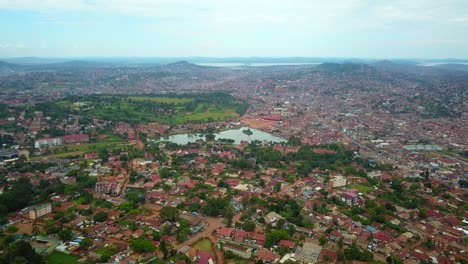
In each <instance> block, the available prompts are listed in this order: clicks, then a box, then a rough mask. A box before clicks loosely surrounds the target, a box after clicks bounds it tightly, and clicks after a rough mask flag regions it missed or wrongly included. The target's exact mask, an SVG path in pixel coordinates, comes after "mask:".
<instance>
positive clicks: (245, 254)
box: [223, 242, 252, 259]
mask: <svg viewBox="0 0 468 264" xmlns="http://www.w3.org/2000/svg"><path fill="white" fill-rule="evenodd" d="M223 249H224V250H227V251H230V252H232V253H233V254H234V255H236V256H239V257H241V258H245V259H249V258H251V257H252V249H251V248H249V247H244V246H242V245H237V244H233V243H230V242H226V244H224V246H223Z"/></svg>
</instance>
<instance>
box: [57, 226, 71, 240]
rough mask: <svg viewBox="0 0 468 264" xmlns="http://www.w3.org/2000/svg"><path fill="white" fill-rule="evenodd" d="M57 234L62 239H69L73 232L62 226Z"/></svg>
mask: <svg viewBox="0 0 468 264" xmlns="http://www.w3.org/2000/svg"><path fill="white" fill-rule="evenodd" d="M58 235H59V237H60V239H61V240H63V241H70V240H71V239H72V238H73V232H72V231H71V230H70V229H67V228H63V229H62V230H60V231H59V233H58Z"/></svg>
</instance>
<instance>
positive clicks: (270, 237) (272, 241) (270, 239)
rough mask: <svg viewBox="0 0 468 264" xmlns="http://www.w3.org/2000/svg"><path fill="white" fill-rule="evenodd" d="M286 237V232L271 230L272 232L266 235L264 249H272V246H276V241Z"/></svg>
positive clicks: (287, 235)
mask: <svg viewBox="0 0 468 264" xmlns="http://www.w3.org/2000/svg"><path fill="white" fill-rule="evenodd" d="M288 237H289V234H288V232H286V231H284V230H273V231H271V232H270V233H268V234H267V235H266V238H265V247H266V248H269V247H272V246H274V245H276V243H278V241H280V240H282V239H287V238H288Z"/></svg>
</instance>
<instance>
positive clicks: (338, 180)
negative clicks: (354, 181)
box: [329, 175, 347, 188]
mask: <svg viewBox="0 0 468 264" xmlns="http://www.w3.org/2000/svg"><path fill="white" fill-rule="evenodd" d="M346 183H347V181H346V178H345V177H343V176H342V175H336V176H335V177H333V179H331V180H330V182H329V185H330V187H332V188H340V187H344V186H346Z"/></svg>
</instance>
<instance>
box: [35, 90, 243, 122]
mask: <svg viewBox="0 0 468 264" xmlns="http://www.w3.org/2000/svg"><path fill="white" fill-rule="evenodd" d="M247 108H248V105H247V104H246V103H245V102H244V101H242V100H240V99H237V98H235V97H232V96H231V95H229V94H220V93H214V94H196V95H174V96H137V95H132V96H117V95H116V96H110V95H85V96H79V97H78V96H76V97H69V98H65V99H62V100H60V101H56V102H54V103H53V104H52V105H50V106H46V105H39V106H38V109H37V110H40V111H43V112H44V114H45V115H48V116H54V117H56V118H57V119H61V117H62V115H66V114H76V115H80V116H82V117H84V118H88V119H90V118H99V119H104V120H108V121H125V122H129V123H143V124H145V123H150V122H157V123H161V124H169V125H177V124H184V123H204V122H214V121H223V120H230V119H234V118H237V117H239V116H241V115H242V114H243V113H244V112H245V111H246V110H247ZM34 110H35V109H34ZM31 111H32V110H31ZM49 111H50V113H49Z"/></svg>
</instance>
